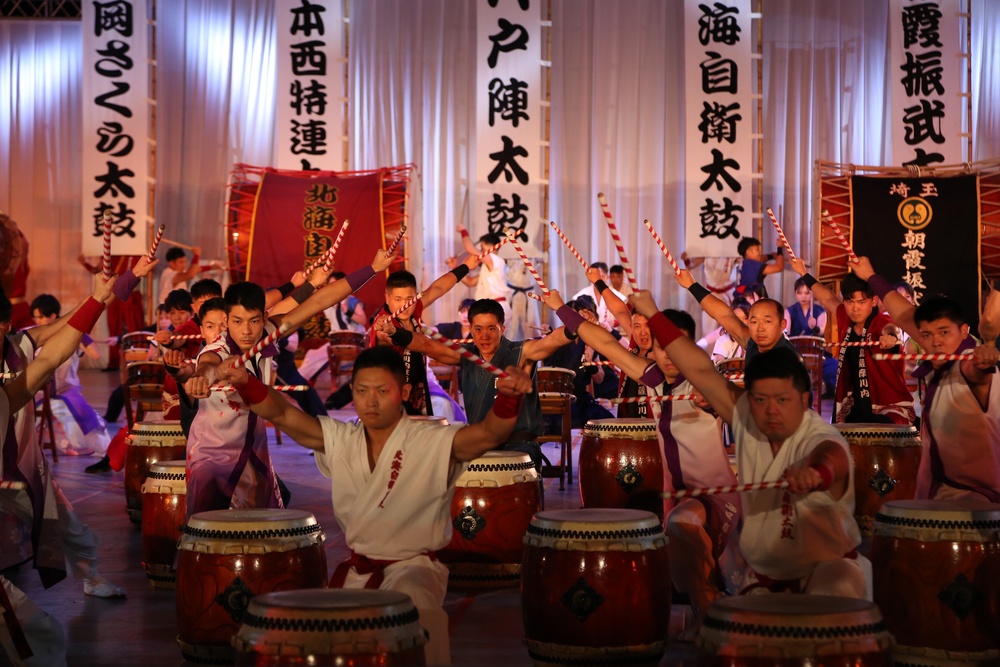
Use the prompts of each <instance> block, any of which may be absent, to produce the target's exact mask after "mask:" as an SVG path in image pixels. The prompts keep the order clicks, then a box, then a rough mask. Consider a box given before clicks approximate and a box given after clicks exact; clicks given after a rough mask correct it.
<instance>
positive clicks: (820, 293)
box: [791, 257, 842, 331]
mask: <svg viewBox="0 0 1000 667" xmlns="http://www.w3.org/2000/svg"><path fill="white" fill-rule="evenodd" d="M791 265H792V270H793V271H795V273H797V274H799V276H800V277H802V278H805V279H806V284H807V285H809V289H810V290H811V291H812V293H813V296H814V297H816V300H817V301H819V305H821V306H823V308H824V309H825V310H826V312H828V313H836V312H837V307H838V306H839V305H840V304H841V303H842V302H841V300H840V299H839V298H837V295H836V294H834V293H833V292H832V291H830V289H829V288H827V286H826V285H824V284H823V283H821V282H819V281H818V280H816V279H815V278H813V277H812V275H810V274H809V272H808V271H806V263H805V262H804V261H803V260H802V258H801V257H796V258H795V259H793V260H791ZM820 331H822V328H820Z"/></svg>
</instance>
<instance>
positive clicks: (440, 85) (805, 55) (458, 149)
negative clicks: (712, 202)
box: [0, 0, 1000, 319]
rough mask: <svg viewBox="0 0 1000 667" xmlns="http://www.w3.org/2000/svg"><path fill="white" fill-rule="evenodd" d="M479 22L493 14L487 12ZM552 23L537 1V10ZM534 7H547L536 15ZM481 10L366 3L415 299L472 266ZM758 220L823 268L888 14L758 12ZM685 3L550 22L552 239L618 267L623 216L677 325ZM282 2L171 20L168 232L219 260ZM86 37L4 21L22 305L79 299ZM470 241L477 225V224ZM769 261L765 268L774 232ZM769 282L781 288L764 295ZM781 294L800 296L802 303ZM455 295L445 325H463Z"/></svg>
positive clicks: (997, 26)
mask: <svg viewBox="0 0 1000 667" xmlns="http://www.w3.org/2000/svg"><path fill="white" fill-rule="evenodd" d="M484 1H485V0H484ZM538 1H539V2H541V1H542V0H538ZM533 4H534V3H533ZM971 4H972V15H973V44H974V48H973V61H972V69H973V71H972V78H973V81H972V88H973V90H972V103H973V120H972V125H973V134H974V139H975V142H974V152H973V157H974V159H977V160H980V159H986V158H991V157H997V156H1000V106H998V100H1000V49H996V48H994V46H993V45H994V44H997V43H1000V6H998V3H996V2H993V1H992V0H972V2H971ZM475 7H476V4H475V2H471V1H467V0H353V1H352V2H350V4H349V14H350V19H351V21H350V26H349V29H350V51H351V61H350V65H349V75H350V85H351V89H350V91H349V98H350V101H349V109H350V123H349V127H350V135H351V136H350V141H351V167H352V168H356V169H365V168H372V167H381V166H388V165H396V164H405V163H414V164H415V165H416V166H417V170H418V178H417V179H415V181H414V183H413V186H414V187H413V195H414V196H413V198H412V199H411V201H410V207H411V211H410V212H411V220H412V222H413V226H412V228H411V229H412V230H413V231H412V232H411V236H412V238H413V241H414V242H413V244H412V246H413V247H411V249H410V252H409V256H410V264H411V268H412V269H413V270H414V272H415V273H416V274H417V277H418V280H419V281H420V282H421V283H422V284H427V283H428V282H429V281H430V280H432V279H433V278H434V277H436V276H438V275H440V274H441V273H442V272H443V271H444V270H445V266H444V259H445V258H446V257H447V256H449V255H451V254H454V253H455V252H457V251H458V250H459V247H460V246H459V244H458V242H457V239H456V237H455V232H454V226H455V224H456V223H457V222H458V221H459V220H460V219H462V217H463V215H465V216H468V213H467V212H465V206H464V202H465V196H466V195H465V193H466V190H467V188H468V185H469V179H470V177H471V175H472V174H471V172H472V165H473V160H472V151H473V150H475V147H474V146H471V145H470V141H471V137H472V136H473V132H472V127H473V122H474V119H473V117H472V113H473V108H474V105H473V100H472V92H473V88H474V82H475V71H474V63H475V43H474V35H473V27H474V21H475ZM763 11H764V20H763V33H762V34H763V49H764V63H765V65H764V119H763V126H764V133H765V142H764V164H765V167H764V176H765V186H764V201H765V205H768V206H772V207H773V208H775V210H777V208H778V207H779V206H781V208H782V209H783V212H784V220H783V225H784V228H785V230H786V233H787V235H788V237H789V239H790V241H791V243H792V245H793V247H794V248H795V249H796V250H799V251H803V250H806V249H808V248H810V247H811V239H810V231H809V230H810V215H811V201H812V197H813V196H814V194H815V193H814V187H813V180H814V174H813V170H814V165H815V161H816V160H817V159H824V160H831V161H837V162H851V163H855V164H870V165H874V164H881V163H882V162H883V161H884V158H885V156H886V155H888V151H887V146H888V145H889V143H888V142H889V140H890V138H889V136H888V132H887V130H886V128H885V120H884V119H885V113H884V111H885V91H886V90H887V75H888V73H887V71H886V67H887V64H886V61H887V55H886V42H887V33H888V27H887V20H888V18H887V17H888V3H887V2H885V1H882V2H864V1H862V0H839V1H831V0H765V2H764V7H763ZM680 12H681V3H679V2H663V1H662V0H551V13H552V20H553V30H552V42H551V48H552V54H551V55H552V65H553V67H552V72H551V75H552V90H551V98H552V109H551V144H552V145H551V173H550V180H551V187H550V213H549V216H550V218H551V219H554V220H556V221H557V222H559V224H560V226H561V227H562V228H563V229H564V230H565V231H566V232H567V234H568V235H569V236H570V238H571V239H572V240H573V241H574V243H575V244H576V246H577V247H578V249H579V250H580V252H581V253H582V254H583V255H584V256H585V257H586V258H588V259H589V260H591V261H596V260H604V261H607V262H609V263H614V262H616V261H617V258H616V253H615V252H614V247H613V245H612V243H611V237H610V235H609V234H608V232H607V229H606V227H605V225H604V223H603V220H602V217H601V214H600V209H599V207H598V205H597V201H596V194H597V192H599V191H603V192H604V193H605V194H606V195H607V197H608V200H609V202H610V204H611V207H612V210H613V211H614V213H615V216H616V218H617V222H618V225H619V229H620V230H621V232H622V238H623V240H624V243H625V247H626V250H627V251H628V253H629V259H630V260H631V262H632V264H633V266H634V267H635V268H636V270H637V272H638V274H639V276H640V282H641V283H642V284H643V285H648V286H652V287H653V288H654V290H655V291H656V292H657V293H658V296H659V300H660V301H661V302H662V304H663V305H664V306H666V305H675V306H676V305H680V306H682V307H684V306H687V307H689V306H691V305H692V304H691V302H690V300H689V299H688V298H687V297H686V295H685V294H681V293H680V290H678V289H677V287H676V285H675V283H674V281H673V279H672V277H671V276H670V274H669V272H665V271H664V261H663V259H662V257H661V256H660V254H659V251H658V250H657V249H656V248H655V246H654V245H653V244H652V243H650V242H649V239H648V238H647V234H646V231H645V229H644V228H643V227H642V220H643V218H649V219H650V221H651V222H653V224H654V225H656V227H657V228H658V229H659V230H660V231H661V235H662V236H663V239H664V241H665V243H666V244H667V245H668V247H669V248H670V249H671V250H672V251H673V252H674V253H675V254H680V251H681V250H683V249H684V247H685V245H686V243H685V239H684V236H683V229H682V225H681V224H680V222H681V215H682V211H683V196H684V194H683V183H682V179H683V172H682V167H681V165H682V157H683V152H684V145H683V140H682V138H681V137H682V136H683V135H682V131H681V130H682V127H681V122H682V119H681V113H682V109H683V86H682V85H681V83H682V82H681V80H680V78H679V73H680V71H681V68H680V67H678V63H679V61H680V58H681V48H682V46H681V44H682V41H681V39H680V34H679V26H680V20H679V19H680ZM273 21H274V19H273V4H272V1H271V0H177V2H173V3H170V7H169V11H168V9H167V7H166V6H165V5H164V3H160V12H159V16H158V33H157V35H158V38H157V42H158V48H159V52H158V69H157V98H158V106H157V121H158V136H157V200H156V213H157V218H158V221H159V222H163V223H165V224H167V225H168V229H169V230H170V232H169V234H170V236H171V237H172V238H175V239H176V240H179V241H182V242H185V243H192V244H198V245H201V246H202V247H203V249H204V251H205V254H206V256H209V257H211V256H215V257H221V255H222V246H223V230H222V219H223V212H224V200H225V184H226V177H227V174H228V172H229V170H230V168H231V167H232V165H233V163H236V162H247V163H251V164H258V165H264V164H268V163H269V162H270V157H271V148H270V147H271V139H272V132H273V129H272V125H273V114H274V109H273V105H274V48H275V30H274V25H273ZM79 51H80V25H79V24H78V23H74V22H64V21H52V22H31V21H16V22H14V21H0V99H4V100H9V101H10V102H9V103H8V104H6V105H3V106H0V209H3V210H6V211H7V212H8V213H10V214H11V216H12V217H13V218H14V219H15V220H17V221H18V222H19V223H20V224H21V225H22V226H23V227H24V228H25V232H26V234H27V235H28V238H29V241H30V242H31V243H32V252H31V263H32V267H33V271H32V275H31V282H30V287H29V290H30V292H31V294H37V293H40V292H42V291H50V292H54V293H56V294H58V295H59V296H60V297H64V298H65V300H66V301H67V302H71V301H73V300H74V299H77V298H79V297H80V296H82V295H83V294H84V293H85V291H86V287H85V281H84V280H82V278H83V277H84V276H83V274H82V272H81V271H79V270H78V269H77V268H76V265H75V258H76V256H77V254H79V247H80V241H79V234H80V232H79V229H80V224H79V216H80V210H79V209H80V205H79V194H80V187H81V185H80V174H79V170H80V166H79V158H78V155H79V147H80V145H81V137H80V130H79V124H78V122H77V119H78V118H79V115H80V108H81V107H80V105H81V99H80V97H81V94H80V77H81V76H82V75H83V73H82V72H81V71H80V66H79ZM466 222H468V221H467V220H466ZM763 240H764V243H765V245H766V246H768V247H770V246H773V245H774V243H775V239H774V234H773V231H772V230H771V229H770V228H769V227H768V226H765V229H764V239H763ZM552 241H553V242H552V249H551V251H550V263H551V266H550V283H551V285H552V286H553V287H557V288H560V289H561V290H563V291H564V292H570V293H571V292H573V291H575V290H577V289H579V288H580V287H582V286H583V285H584V283H585V278H584V276H583V273H582V271H580V269H579V267H578V266H577V265H575V264H574V262H573V261H569V260H568V258H567V252H566V251H565V250H564V249H563V247H562V245H561V243H559V241H558V239H552ZM769 280H772V281H774V280H775V279H773V278H772V279H769ZM786 283H787V284H786V285H783V286H782V285H778V284H777V281H775V282H772V285H774V286H775V287H778V289H776V290H772V291H775V292H781V293H783V295H784V296H785V297H788V296H790V295H789V291H790V285H791V281H790V280H786ZM466 293H467V290H465V288H459V289H458V290H456V291H455V294H453V295H452V296H451V298H449V299H448V300H447V301H445V302H444V303H443V304H442V305H441V307H440V308H439V309H437V310H435V311H434V313H433V314H434V316H436V317H439V318H441V319H445V318H447V319H451V318H452V317H453V313H454V310H453V305H454V303H455V302H456V301H457V299H459V298H461V297H463V296H465V294H466Z"/></svg>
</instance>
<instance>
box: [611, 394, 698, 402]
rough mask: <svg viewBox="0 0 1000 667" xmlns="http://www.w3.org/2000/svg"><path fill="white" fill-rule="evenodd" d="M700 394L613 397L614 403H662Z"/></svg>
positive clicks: (685, 399)
mask: <svg viewBox="0 0 1000 667" xmlns="http://www.w3.org/2000/svg"><path fill="white" fill-rule="evenodd" d="M699 398H701V396H699V395H698V394H666V395H664V396H630V397H628V398H612V399H611V402H612V403H645V402H647V401H649V402H650V403H662V402H663V401H693V400H695V399H699Z"/></svg>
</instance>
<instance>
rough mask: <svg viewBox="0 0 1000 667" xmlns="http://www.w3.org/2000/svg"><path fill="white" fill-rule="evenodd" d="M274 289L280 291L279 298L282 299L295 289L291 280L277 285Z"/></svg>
mask: <svg viewBox="0 0 1000 667" xmlns="http://www.w3.org/2000/svg"><path fill="white" fill-rule="evenodd" d="M276 289H277V290H278V291H279V292H281V298H282V299H284V298H286V297H287V296H288V295H289V294H291V293H292V292H293V291H295V284H294V283H293V282H292V281H291V280H289V281H288V282H287V283H285V284H284V285H281V286H280V287H277V288H276Z"/></svg>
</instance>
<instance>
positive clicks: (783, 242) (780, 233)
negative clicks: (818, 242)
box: [767, 206, 795, 259]
mask: <svg viewBox="0 0 1000 667" xmlns="http://www.w3.org/2000/svg"><path fill="white" fill-rule="evenodd" d="M767 217H769V218H771V222H772V223H773V224H774V229H775V231H777V232H778V238H779V239H781V245H783V246H785V250H787V251H788V256H789V257H791V258H792V259H795V253H794V252H792V246H790V245H788V239H786V238H785V232H783V231H781V225H779V224H778V219H777V218H776V217H774V211H772V210H771V207H770V206H768V207H767Z"/></svg>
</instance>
